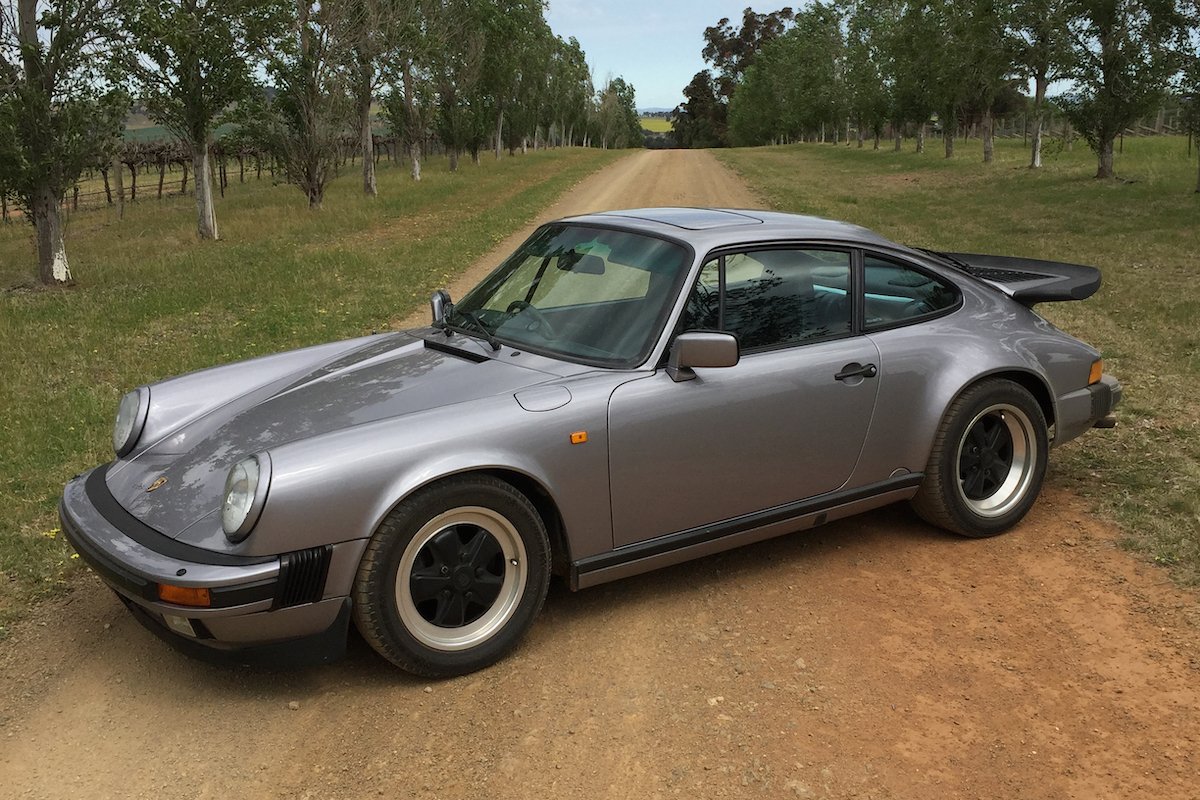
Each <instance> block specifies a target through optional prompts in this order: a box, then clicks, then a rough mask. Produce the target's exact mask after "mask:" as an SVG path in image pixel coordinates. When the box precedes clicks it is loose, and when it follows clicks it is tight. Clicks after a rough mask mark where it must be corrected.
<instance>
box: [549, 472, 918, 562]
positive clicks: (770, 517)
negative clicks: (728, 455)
mask: <svg viewBox="0 0 1200 800" xmlns="http://www.w3.org/2000/svg"><path fill="white" fill-rule="evenodd" d="M924 479H925V476H924V474H923V473H919V472H915V473H909V474H908V475H901V476H900V477H898V478H888V479H887V480H885V481H880V482H879V483H873V484H871V485H870V486H862V487H860V488H858V489H847V490H846V491H841V492H831V493H829V494H823V495H819V496H817V497H812V498H809V499H807V500H800V501H797V502H795V503H788V504H787V505H783V506H776V507H775V508H769V509H767V510H766V511H756V512H754V513H753V514H745V515H743V516H740V517H734V518H733V519H730V520H726V521H724V522H717V523H714V524H712V525H701V526H699V527H696V528H689V529H688V530H685V531H680V532H678V533H668V534H666V535H665V536H658V537H656V538H654V539H650V540H649V541H645V542H637V543H635V544H630V545H625V546H624V547H619V548H617V549H616V550H610V551H609V552H607V553H600V554H599V555H594V556H588V557H587V558H581V559H579V560H578V561H576V562H574V563H573V564H572V565H571V570H572V572H573V573H574V574H575V575H585V574H587V573H589V572H595V571H596V570H599V569H607V568H609V567H615V566H619V565H621V564H627V563H629V562H630V561H638V560H640V559H643V558H649V557H651V556H658V555H662V554H664V553H670V552H671V551H673V550H682V549H683V548H685V547H692V546H694V545H698V544H704V543H706V542H711V541H713V540H715V539H721V538H723V537H726V536H734V535H736V534H739V533H745V532H746V531H750V530H754V529H755V528H762V527H765V526H767V525H774V524H776V523H780V522H787V521H788V520H790V519H794V518H796V517H803V516H807V515H809V514H815V513H818V512H821V511H827V510H828V509H831V508H835V507H837V506H840V505H845V504H846V503H853V502H856V501H858V500H866V499H867V498H870V497H874V496H875V495H880V494H885V493H887V492H894V491H896V490H898V489H913V488H915V487H917V486H920V485H921V481H922V480H924Z"/></svg>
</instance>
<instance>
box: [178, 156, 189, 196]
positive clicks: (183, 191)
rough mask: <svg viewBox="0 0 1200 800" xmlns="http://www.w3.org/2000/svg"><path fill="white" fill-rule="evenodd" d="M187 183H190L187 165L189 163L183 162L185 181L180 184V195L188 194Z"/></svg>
mask: <svg viewBox="0 0 1200 800" xmlns="http://www.w3.org/2000/svg"><path fill="white" fill-rule="evenodd" d="M187 181H188V165H187V162H186V161H184V162H183V180H181V181H180V182H179V193H180V194H187Z"/></svg>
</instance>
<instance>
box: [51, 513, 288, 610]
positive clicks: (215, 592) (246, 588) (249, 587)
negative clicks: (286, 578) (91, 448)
mask: <svg viewBox="0 0 1200 800" xmlns="http://www.w3.org/2000/svg"><path fill="white" fill-rule="evenodd" d="M58 518H59V522H60V525H61V527H62V530H63V533H64V534H66V537H67V541H68V542H70V543H71V546H72V547H74V548H75V552H77V553H79V557H80V558H82V559H83V560H84V561H85V562H86V563H87V565H88V566H89V567H91V568H92V570H93V571H94V572H95V573H96V574H97V575H99V576H100V577H101V579H102V580H103V581H104V582H105V583H107V584H108V585H109V586H111V587H113V588H114V589H117V588H119V589H120V590H121V591H123V592H125V593H127V594H130V595H133V596H135V597H141V598H142V599H144V600H150V601H153V602H156V603H161V602H164V601H162V600H160V599H159V597H158V584H157V583H155V582H154V581H152V580H149V579H148V578H143V577H142V576H140V575H135V574H133V573H132V572H129V571H128V570H126V569H125V568H124V567H122V566H121V565H120V564H119V563H117V562H115V561H113V560H112V559H111V558H109V557H108V556H107V555H105V554H104V553H102V552H100V550H99V549H97V548H96V547H93V546H92V544H91V542H89V541H88V538H87V537H86V536H84V535H83V534H82V533H81V532H80V531H79V530H78V529H77V528H76V526H75V523H74V522H73V521H72V520H71V519H70V517H68V516H67V514H66V513H65V512H64V511H63V509H62V506H61V505H60V506H59V509H58ZM276 583H277V580H276V579H275V578H267V579H265V580H261V581H255V582H254V583H246V584H240V585H237V586H216V587H212V588H210V589H209V590H208V591H209V597H210V599H211V601H212V602H211V604H210V605H208V606H205V608H231V607H233V606H244V605H248V604H249V603H257V602H259V601H262V600H273V599H274V598H275V586H276ZM181 608H183V606H181Z"/></svg>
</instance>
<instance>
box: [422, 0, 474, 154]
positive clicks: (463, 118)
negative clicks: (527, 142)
mask: <svg viewBox="0 0 1200 800" xmlns="http://www.w3.org/2000/svg"><path fill="white" fill-rule="evenodd" d="M441 7H442V11H441V17H440V18H441V19H442V20H443V22H444V25H445V36H446V38H445V41H444V44H443V46H442V47H440V48H438V49H437V51H436V52H433V53H431V54H430V55H429V71H430V77H431V82H432V88H433V92H434V96H435V97H436V105H437V116H436V127H437V133H438V137H439V138H440V139H441V140H442V144H444V145H445V146H446V151H447V152H448V154H449V156H450V171H451V172H456V171H457V170H458V158H459V156H460V155H461V154H462V153H463V151H464V150H468V149H470V148H472V147H475V148H478V146H479V142H480V141H481V139H482V137H483V135H484V134H483V130H484V126H485V125H486V119H485V114H487V109H486V108H485V104H484V102H483V96H482V86H481V79H482V77H483V69H484V56H485V49H486V46H487V37H486V32H485V28H484V26H483V24H482V20H481V19H480V13H481V9H480V7H479V4H478V3H476V2H474V0H444V2H442V4H441Z"/></svg>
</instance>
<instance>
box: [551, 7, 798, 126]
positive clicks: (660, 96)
mask: <svg viewBox="0 0 1200 800" xmlns="http://www.w3.org/2000/svg"><path fill="white" fill-rule="evenodd" d="M786 5H791V6H793V7H795V6H797V5H801V3H799V2H796V0H792V2H790V3H789V2H787V0H780V2H778V3H748V2H746V0H737V1H736V2H716V0H691V2H689V1H688V0H615V2H607V1H606V0H590V2H589V0H550V7H549V10H548V11H547V12H546V19H547V20H548V21H549V22H550V27H551V28H552V29H553V30H554V32H555V33H557V34H558V35H559V36H561V37H563V38H564V39H565V38H567V37H569V36H574V37H575V38H576V39H578V40H579V44H580V45H582V47H583V51H584V52H585V53H586V54H587V58H588V63H589V64H590V65H591V66H592V71H593V73H594V75H595V81H596V84H597V85H600V84H602V83H603V82H604V79H605V77H607V76H609V75H611V76H612V77H617V76H621V77H623V78H625V80H626V81H628V82H629V83H632V84H633V88H634V90H635V91H636V93H637V105H638V108H650V107H661V108H674V107H675V106H677V105H679V104H680V103H682V102H683V87H685V86H687V84H688V82H689V81H690V80H691V79H692V76H693V75H695V74H696V73H697V72H699V71H700V70H701V69H703V68H704V66H705V65H704V60H703V59H702V58H701V57H700V50H701V48H703V47H704V29H705V28H707V27H709V26H710V25H715V24H716V23H717V20H719V19H721V17H729V18H730V19H731V20H738V21H739V22H740V20H741V18H742V10H743V9H745V8H746V7H747V6H750V7H751V8H753V9H754V10H755V11H758V12H765V11H775V10H776V9H779V8H782V7H783V6H786Z"/></svg>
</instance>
